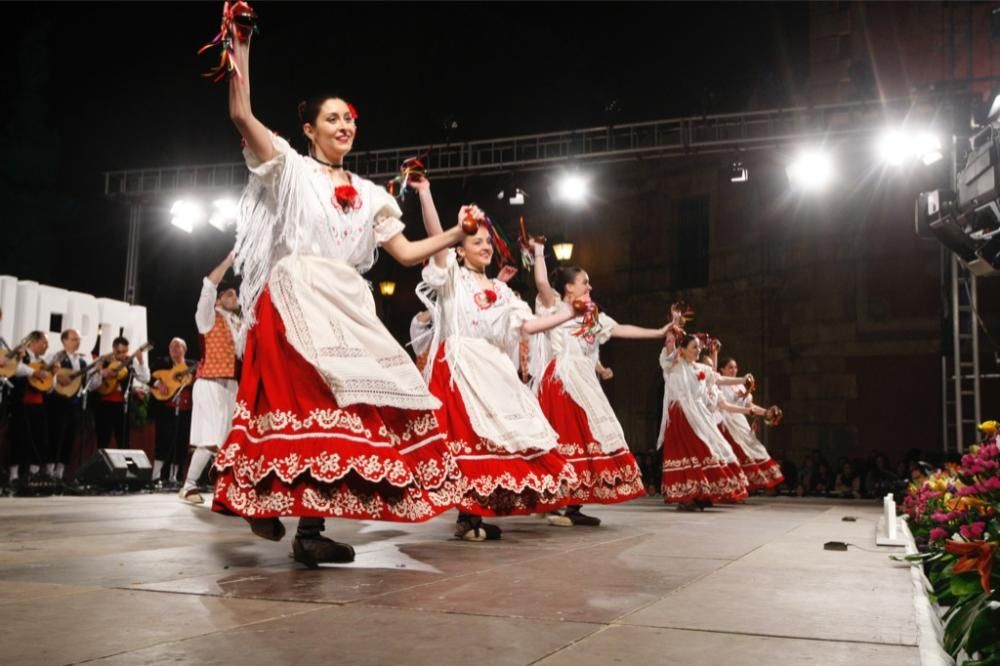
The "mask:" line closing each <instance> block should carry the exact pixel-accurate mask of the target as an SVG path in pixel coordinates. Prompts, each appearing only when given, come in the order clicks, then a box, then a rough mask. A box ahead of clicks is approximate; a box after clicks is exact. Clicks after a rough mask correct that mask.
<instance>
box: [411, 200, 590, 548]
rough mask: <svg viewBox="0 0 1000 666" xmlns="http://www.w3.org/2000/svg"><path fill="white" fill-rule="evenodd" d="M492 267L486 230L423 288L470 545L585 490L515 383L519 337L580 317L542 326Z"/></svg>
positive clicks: (428, 271)
mask: <svg viewBox="0 0 1000 666" xmlns="http://www.w3.org/2000/svg"><path fill="white" fill-rule="evenodd" d="M428 195H429V192H428ZM422 201H423V199H422ZM463 210H468V212H469V213H470V214H473V215H478V216H481V215H482V213H481V212H479V211H478V209H474V208H473V209H463ZM424 218H425V220H426V219H428V216H427V215H426V214H425V216H424ZM487 224H488V223H487ZM427 226H428V229H427V233H428V234H431V237H432V238H436V237H438V236H436V235H434V234H435V233H436V232H437V229H436V228H435V227H434V225H432V224H428V225H427ZM492 260H493V242H492V239H491V236H490V233H489V231H488V229H487V226H485V225H481V226H480V228H479V230H478V232H477V233H476V234H475V235H471V236H467V237H466V238H464V239H463V240H462V243H461V244H460V245H459V246H458V247H457V248H455V249H454V250H446V251H443V252H439V253H438V254H436V255H435V256H434V260H433V261H432V262H430V263H429V264H428V265H427V266H426V267H425V268H424V274H423V277H424V281H423V282H422V283H421V284H420V285H419V286H418V287H417V293H418V294H419V295H420V298H421V300H422V301H423V302H424V303H425V304H426V305H427V307H428V309H430V310H431V311H432V313H433V315H432V321H433V324H434V333H433V336H432V340H431V347H430V352H429V359H430V361H429V362H428V364H427V367H426V368H425V369H424V374H425V376H426V377H427V380H428V383H429V386H430V390H431V393H433V394H434V395H435V396H437V397H438V398H439V399H440V400H441V402H442V403H443V405H444V406H443V407H442V409H440V410H439V411H438V412H437V417H438V420H439V421H440V422H441V425H442V427H443V428H444V430H445V431H446V432H447V433H448V434H447V437H448V444H449V446H450V447H451V452H452V454H453V455H454V456H455V460H456V462H457V463H458V466H459V468H460V470H461V475H462V482H463V483H464V484H465V486H464V491H465V492H464V494H463V497H462V499H461V501H460V503H459V507H460V511H459V516H458V523H457V526H456V529H455V535H456V536H458V537H460V538H462V539H466V540H469V541H482V540H484V539H498V538H500V535H501V530H500V528H499V527H497V526H495V525H488V524H486V523H483V522H482V516H500V515H516V514H521V515H524V514H530V513H535V512H545V511H549V510H552V509H555V508H558V507H560V506H563V505H564V504H565V503H566V502H567V495H568V493H569V491H570V489H571V488H572V487H574V486H575V485H576V483H577V479H576V474H575V472H574V471H573V466H572V465H570V464H569V463H568V462H566V461H565V460H563V459H562V458H561V457H560V456H559V454H558V453H557V452H556V451H555V449H556V446H557V444H558V442H557V439H556V433H555V432H554V431H553V430H552V427H551V426H550V425H549V424H548V421H546V420H545V415H544V414H542V410H541V409H540V408H539V406H538V401H537V400H536V399H535V396H534V395H532V393H531V390H530V389H529V388H528V387H527V386H525V385H524V384H523V383H522V382H521V381H520V379H519V378H518V375H517V363H518V353H519V346H520V345H519V341H520V340H521V338H522V337H524V336H527V335H531V334H533V333H540V332H543V331H546V330H548V329H550V328H552V327H553V326H558V325H559V324H562V323H563V322H566V321H568V320H569V319H570V318H571V317H572V316H573V311H572V310H568V311H565V312H560V313H558V314H553V315H548V316H543V317H535V316H534V315H533V314H532V313H531V309H530V308H529V307H528V306H527V304H526V303H525V302H524V301H522V300H521V299H519V298H517V296H515V295H514V293H513V292H512V291H511V290H510V288H509V287H508V286H507V285H506V284H505V283H504V282H503V281H501V280H499V279H493V280H491V279H489V278H488V277H486V268H487V267H488V266H489V265H490V263H491V262H492Z"/></svg>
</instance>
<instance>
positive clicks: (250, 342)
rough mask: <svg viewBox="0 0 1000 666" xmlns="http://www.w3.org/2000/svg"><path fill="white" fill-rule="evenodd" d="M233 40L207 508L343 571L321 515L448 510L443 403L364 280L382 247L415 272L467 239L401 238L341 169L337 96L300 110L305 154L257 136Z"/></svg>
mask: <svg viewBox="0 0 1000 666" xmlns="http://www.w3.org/2000/svg"><path fill="white" fill-rule="evenodd" d="M233 37H234V39H233V41H234V47H235V59H236V63H237V66H238V68H239V71H240V72H242V76H239V77H233V78H231V79H230V81H229V113H230V117H231V118H232V120H233V122H234V124H235V125H236V127H237V129H238V130H239V132H240V134H241V135H242V136H243V139H244V140H245V142H246V147H245V150H244V156H245V158H246V161H247V165H248V167H249V168H250V172H251V175H250V182H249V184H248V186H247V189H246V191H245V192H244V194H243V198H242V201H241V208H240V221H239V225H238V232H237V240H236V269H237V271H238V272H241V273H242V274H243V287H242V290H241V293H240V301H241V303H242V305H243V311H244V313H245V315H246V317H245V319H244V323H243V327H242V328H241V330H240V333H239V336H238V337H239V340H238V341H237V346H238V347H242V346H243V344H244V342H245V347H246V351H245V352H244V360H243V373H242V377H241V380H240V386H239V392H238V395H237V405H236V412H235V415H234V418H233V429H232V431H231V432H230V435H229V437H228V439H227V441H226V443H225V445H224V446H223V447H222V450H221V451H220V453H219V456H218V459H217V460H216V463H215V469H216V470H217V472H218V481H217V483H216V492H215V500H214V506H213V508H214V509H215V510H217V511H223V512H232V513H236V514H238V515H241V516H244V517H245V518H247V519H248V520H249V522H250V524H251V528H252V530H253V532H254V534H256V535H258V536H261V537H264V538H267V539H272V540H279V539H281V537H282V536H283V535H284V527H283V526H282V524H281V522H280V520H279V519H278V517H279V516H299V517H300V521H299V527H298V532H297V535H296V537H295V541H294V543H293V555H294V557H295V559H296V560H297V561H299V562H302V563H304V564H306V565H307V566H311V567H315V566H316V565H317V564H318V563H320V562H349V561H352V560H353V559H354V550H353V548H351V547H350V546H349V545H347V544H342V543H337V542H335V541H333V540H331V539H325V538H323V537H321V536H320V532H321V531H322V530H323V528H324V521H323V518H324V517H325V516H336V517H343V518H358V519H376V520H396V521H422V520H427V519H428V518H431V517H432V516H434V515H437V514H438V513H441V512H442V511H445V510H446V509H448V508H450V507H452V506H453V505H454V501H453V499H450V497H451V496H450V495H449V492H448V490H447V489H448V487H449V483H451V482H452V481H453V480H454V479H453V478H452V477H451V475H452V474H454V473H455V463H454V461H453V460H452V458H451V456H450V454H449V453H448V451H447V447H446V446H445V442H444V435H443V433H442V432H441V430H440V428H439V426H438V422H437V419H436V418H435V416H434V410H436V409H438V408H439V407H440V406H441V403H440V402H439V401H438V400H437V399H436V398H434V397H433V396H432V395H430V393H429V392H428V390H427V387H426V385H425V384H424V382H423V379H422V378H421V376H420V373H419V372H418V371H417V369H416V367H415V366H414V365H413V363H412V361H411V360H410V359H409V357H408V356H407V355H406V353H405V352H404V351H403V349H402V348H401V347H400V346H399V344H398V343H397V342H396V341H395V340H394V339H393V338H392V336H391V335H390V334H389V332H388V331H387V330H386V329H385V327H384V326H383V325H382V323H381V322H380V321H379V319H378V317H377V316H376V314H375V305H374V300H373V298H372V294H371V291H370V289H369V287H368V285H367V284H366V283H365V281H364V280H363V279H362V277H361V274H362V273H364V272H366V271H367V270H368V269H369V268H371V266H372V264H373V263H374V261H375V255H376V248H377V247H379V246H381V247H383V248H384V249H385V250H386V251H387V252H388V253H389V254H390V255H392V256H393V258H395V259H396V260H397V261H399V262H400V263H402V264H404V265H414V264H416V263H419V262H420V261H421V260H423V259H425V258H428V257H430V256H431V255H433V254H434V253H435V252H438V251H440V250H442V249H443V248H446V247H448V246H449V245H451V244H454V243H456V242H458V240H459V239H460V238H461V237H462V236H464V233H463V232H462V230H461V229H460V228H458V227H456V228H453V229H450V230H449V231H447V232H444V233H443V234H441V235H439V236H437V237H434V238H428V239H424V240H421V241H416V242H411V241H408V240H407V239H406V238H405V237H404V236H403V234H402V231H403V223H402V222H401V221H400V220H399V217H400V216H401V212H400V210H399V207H398V206H397V205H396V203H395V201H394V200H393V199H392V197H390V196H389V195H388V194H387V193H386V192H385V191H384V190H383V189H382V188H380V187H378V186H376V185H375V184H373V183H371V182H370V181H367V180H365V179H363V178H359V177H358V176H356V175H353V174H351V173H348V172H346V171H345V170H344V168H343V159H344V156H345V155H346V154H347V153H348V152H349V151H350V150H351V146H352V144H353V142H354V138H355V135H356V132H357V125H356V124H355V123H356V120H357V113H356V112H355V110H354V107H353V106H351V105H350V104H348V103H347V102H345V101H344V100H343V99H341V98H339V97H336V96H331V95H326V96H320V97H316V98H314V99H312V100H310V101H309V102H307V103H302V104H300V105H299V115H300V119H301V121H302V129H303V132H304V134H305V135H306V137H307V138H308V140H309V144H310V146H309V156H308V157H306V156H303V155H301V154H299V153H298V152H296V151H295V150H294V149H292V147H291V146H289V144H288V142H286V141H285V140H284V139H282V138H280V137H278V136H276V135H275V134H274V133H272V132H271V131H270V130H269V129H268V128H267V127H265V126H264V125H263V124H261V122H260V121H259V120H257V118H256V117H255V116H254V115H253V113H252V111H251V109H250V88H249V83H248V76H249V65H248V56H249V44H248V43H243V42H240V41H239V40H238V39H236V38H235V35H234V36H233Z"/></svg>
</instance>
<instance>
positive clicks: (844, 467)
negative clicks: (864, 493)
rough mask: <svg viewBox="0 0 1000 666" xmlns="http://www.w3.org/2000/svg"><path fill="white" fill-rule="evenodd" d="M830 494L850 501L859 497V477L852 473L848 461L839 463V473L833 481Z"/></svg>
mask: <svg viewBox="0 0 1000 666" xmlns="http://www.w3.org/2000/svg"><path fill="white" fill-rule="evenodd" d="M832 494H834V495H838V496H840V497H846V498H850V499H859V498H860V497H861V475H860V474H858V473H857V472H855V471H854V467H853V466H852V465H851V463H850V461H848V460H845V461H843V462H842V463H841V465H840V471H839V472H838V473H837V476H836V478H834V480H833V493H832Z"/></svg>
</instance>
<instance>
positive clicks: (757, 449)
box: [713, 349, 785, 492]
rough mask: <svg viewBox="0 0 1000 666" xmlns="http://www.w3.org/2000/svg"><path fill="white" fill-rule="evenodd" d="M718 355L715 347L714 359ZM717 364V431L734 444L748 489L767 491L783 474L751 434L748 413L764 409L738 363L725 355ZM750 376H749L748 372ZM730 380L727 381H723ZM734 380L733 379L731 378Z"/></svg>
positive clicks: (759, 411) (758, 414)
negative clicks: (754, 396) (718, 405)
mask: <svg viewBox="0 0 1000 666" xmlns="http://www.w3.org/2000/svg"><path fill="white" fill-rule="evenodd" d="M717 356H718V349H716V350H715V354H714V356H713V360H714V359H715V358H717ZM719 365H720V372H719V374H720V377H719V391H720V393H721V400H720V402H719V404H720V406H721V405H723V404H724V405H726V406H727V407H726V408H720V409H719V411H718V413H717V414H716V418H717V420H718V423H719V430H720V431H721V432H722V436H723V437H725V438H726V441H727V442H729V443H730V445H732V447H733V453H735V454H736V458H737V459H738V460H739V461H740V466H741V467H742V468H743V473H744V474H746V477H747V482H748V484H749V485H748V487H747V490H748V491H750V492H753V491H754V490H768V489H770V488H774V487H775V486H778V485H779V484H781V482H782V481H784V480H785V477H784V476H783V475H782V474H781V467H780V466H779V465H778V463H777V462H775V461H774V460H773V459H772V458H771V456H770V455H769V454H768V452H767V449H766V448H764V445H763V444H762V443H761V441H760V440H759V439H757V435H756V434H755V433H754V431H753V428H752V427H751V426H750V422H749V421H748V420H747V417H749V416H761V417H762V416H764V415H765V414H767V410H766V409H764V408H763V407H761V406H760V405H757V404H755V403H754V401H753V393H751V390H750V386H752V385H753V384H752V382H751V383H750V385H749V386H748V384H747V382H746V381H745V379H744V378H742V377H739V366H738V365H737V363H736V359H734V358H724V359H722V362H721V364H719ZM747 376H749V375H747ZM727 379H728V380H730V381H728V382H727V381H726V380H727ZM732 380H736V381H732Z"/></svg>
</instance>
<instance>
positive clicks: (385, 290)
mask: <svg viewBox="0 0 1000 666" xmlns="http://www.w3.org/2000/svg"><path fill="white" fill-rule="evenodd" d="M378 293H380V294H382V295H383V296H385V297H386V298H388V297H390V296H392V295H393V294H395V293H396V283H395V282H394V281H393V280H382V281H381V282H379V283H378Z"/></svg>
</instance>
